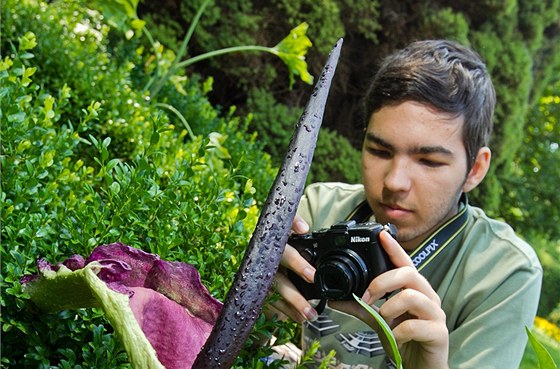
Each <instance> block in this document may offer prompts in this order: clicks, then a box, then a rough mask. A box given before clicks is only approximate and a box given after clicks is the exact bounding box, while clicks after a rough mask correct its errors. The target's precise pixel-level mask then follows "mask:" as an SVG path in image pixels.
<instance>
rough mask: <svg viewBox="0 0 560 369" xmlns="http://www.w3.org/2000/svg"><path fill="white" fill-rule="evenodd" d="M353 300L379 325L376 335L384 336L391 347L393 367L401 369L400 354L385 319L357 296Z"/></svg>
mask: <svg viewBox="0 0 560 369" xmlns="http://www.w3.org/2000/svg"><path fill="white" fill-rule="evenodd" d="M354 299H355V300H356V301H358V303H359V304H360V305H361V306H362V307H363V308H364V309H366V311H367V312H368V313H370V314H371V316H373V318H374V319H375V321H376V322H377V324H379V327H381V332H377V334H379V335H381V334H383V335H384V336H385V338H386V341H387V342H389V345H390V346H391V351H392V356H393V359H394V361H395V365H396V367H397V369H403V366H402V358H401V353H400V352H399V347H398V346H397V341H396V340H395V336H393V331H391V328H390V327H389V325H388V324H387V322H386V321H385V319H383V317H382V316H381V315H380V314H379V313H378V312H377V311H375V310H374V309H373V308H372V307H371V306H369V305H368V304H366V303H365V302H364V301H363V300H362V299H361V298H359V297H358V296H356V295H354Z"/></svg>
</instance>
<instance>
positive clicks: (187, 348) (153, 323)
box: [130, 287, 213, 369]
mask: <svg viewBox="0 0 560 369" xmlns="http://www.w3.org/2000/svg"><path fill="white" fill-rule="evenodd" d="M132 290H133V291H134V296H133V297H132V298H131V299H130V307H131V308H132V311H133V312H134V316H135V317H136V320H137V321H138V323H139V324H140V327H141V328H142V331H144V334H145V335H146V337H147V338H148V341H150V343H151V344H152V347H153V348H154V349H155V350H156V352H157V357H158V359H159V361H160V362H161V363H162V364H163V365H164V366H165V368H166V369H184V368H190V367H191V366H192V363H193V362H194V360H195V358H196V355H198V352H199V351H200V349H201V348H202V346H203V345H204V342H206V339H207V338H208V336H209V335H210V332H211V331H212V326H213V324H209V323H207V322H205V321H204V320H202V319H199V318H197V317H196V316H193V315H191V314H189V313H188V311H187V310H186V309H185V308H183V307H182V306H181V305H179V304H178V303H176V302H174V301H172V300H170V299H168V298H167V297H165V296H163V295H161V294H159V293H157V292H155V291H153V290H151V289H148V288H143V287H134V288H132Z"/></svg>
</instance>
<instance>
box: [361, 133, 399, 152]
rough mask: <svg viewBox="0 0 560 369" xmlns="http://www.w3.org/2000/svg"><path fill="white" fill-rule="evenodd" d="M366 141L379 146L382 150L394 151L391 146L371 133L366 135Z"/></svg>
mask: <svg viewBox="0 0 560 369" xmlns="http://www.w3.org/2000/svg"><path fill="white" fill-rule="evenodd" d="M366 141H369V142H373V143H374V144H377V145H379V146H383V147H384V148H386V149H389V150H393V149H394V147H393V145H391V144H390V143H389V142H387V141H385V140H384V139H382V138H381V137H378V136H376V135H375V134H373V133H371V132H367V133H366Z"/></svg>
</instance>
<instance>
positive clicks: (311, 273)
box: [303, 267, 315, 283]
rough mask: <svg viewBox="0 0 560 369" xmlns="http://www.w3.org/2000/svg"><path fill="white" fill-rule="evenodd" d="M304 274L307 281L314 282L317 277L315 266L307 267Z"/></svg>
mask: <svg viewBox="0 0 560 369" xmlns="http://www.w3.org/2000/svg"><path fill="white" fill-rule="evenodd" d="M303 276H304V278H305V280H306V281H307V282H309V283H313V281H314V279H315V270H314V269H313V268H310V267H307V268H305V269H304V270H303Z"/></svg>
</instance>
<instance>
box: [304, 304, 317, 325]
mask: <svg viewBox="0 0 560 369" xmlns="http://www.w3.org/2000/svg"><path fill="white" fill-rule="evenodd" d="M303 315H305V318H306V319H307V320H308V321H310V322H314V321H316V320H317V318H318V317H319V314H317V311H316V310H315V309H313V308H312V307H310V306H307V307H306V308H305V309H303Z"/></svg>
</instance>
